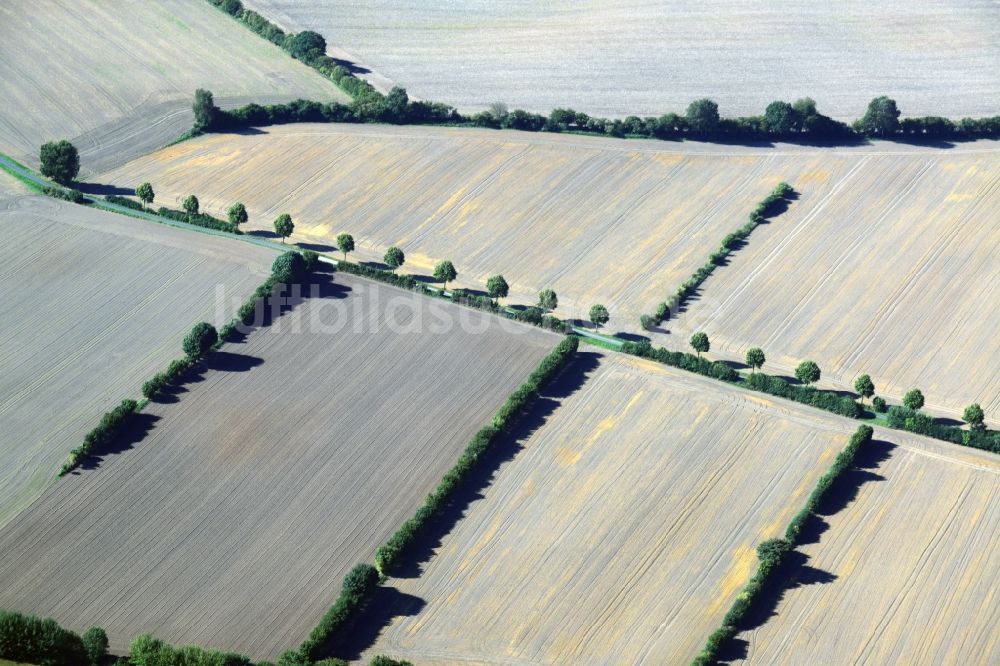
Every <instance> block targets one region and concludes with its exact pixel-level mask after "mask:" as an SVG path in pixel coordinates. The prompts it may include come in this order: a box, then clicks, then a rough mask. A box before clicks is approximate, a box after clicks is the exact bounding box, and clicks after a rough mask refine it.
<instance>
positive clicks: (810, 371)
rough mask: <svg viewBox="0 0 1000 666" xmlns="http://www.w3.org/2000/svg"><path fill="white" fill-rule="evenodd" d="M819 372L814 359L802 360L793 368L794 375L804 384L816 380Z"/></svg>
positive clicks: (812, 382)
mask: <svg viewBox="0 0 1000 666" xmlns="http://www.w3.org/2000/svg"><path fill="white" fill-rule="evenodd" d="M821 374H822V373H821V372H820V369H819V366H818V365H816V363H815V361H802V362H801V363H799V364H798V366H796V368H795V377H796V378H797V379H798V380H799V381H800V382H802V383H803V384H806V385H808V384H814V383H815V382H818V381H819V378H820V376H821Z"/></svg>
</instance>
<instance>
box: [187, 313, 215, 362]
mask: <svg viewBox="0 0 1000 666" xmlns="http://www.w3.org/2000/svg"><path fill="white" fill-rule="evenodd" d="M218 341H219V333H218V331H216V330H215V327H214V326H212V325H211V324H209V323H208V322H207V321H202V322H198V323H197V324H195V325H194V327H193V328H192V329H191V332H190V333H188V334H187V336H185V338H184V344H183V345H182V348H183V349H184V353H185V354H187V355H188V358H192V359H194V358H201V357H202V356H204V355H205V354H206V353H207V352H208V350H209V349H211V348H212V345H214V344H215V343H216V342H218Z"/></svg>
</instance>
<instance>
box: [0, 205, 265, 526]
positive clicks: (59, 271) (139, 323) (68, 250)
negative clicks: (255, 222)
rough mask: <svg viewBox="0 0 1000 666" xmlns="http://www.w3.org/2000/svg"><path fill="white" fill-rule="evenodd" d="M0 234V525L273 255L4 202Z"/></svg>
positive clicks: (77, 211) (93, 215)
mask: <svg viewBox="0 0 1000 666" xmlns="http://www.w3.org/2000/svg"><path fill="white" fill-rule="evenodd" d="M0 224H2V225H3V228H4V230H5V242H4V243H3V245H2V247H0V282H2V283H3V284H4V285H5V286H4V299H3V305H4V314H3V317H2V318H0V339H2V340H4V341H5V342H4V345H3V349H2V351H0V420H2V421H3V423H4V427H3V428H2V431H0V443H2V445H0V525H3V523H5V522H6V521H7V520H9V519H10V518H11V517H12V516H13V515H14V514H15V513H16V512H17V511H18V510H19V509H21V508H23V507H24V506H26V505H27V504H28V503H29V502H30V501H32V500H33V499H34V498H36V497H37V496H38V495H39V494H40V493H41V492H42V489H43V488H44V487H46V486H47V485H49V484H51V483H52V482H53V481H54V480H55V473H56V470H57V469H58V467H59V464H60V463H61V462H62V460H63V459H64V458H65V457H66V454H67V453H68V452H69V450H70V449H72V448H73V447H75V446H77V445H78V444H80V442H81V441H82V439H83V436H84V434H85V433H86V432H87V431H88V430H89V429H90V428H92V427H93V426H94V425H95V424H96V422H97V419H98V418H99V417H100V415H101V414H102V413H103V412H105V411H107V410H108V409H110V408H111V407H113V406H114V405H116V404H117V403H118V401H119V400H121V399H122V398H126V397H133V398H135V397H139V389H140V387H141V384H142V382H143V381H145V380H146V379H148V378H149V377H150V376H152V374H153V373H154V372H157V371H159V370H162V369H163V368H164V367H165V366H166V364H167V362H169V360H170V359H172V358H176V357H178V356H180V355H181V339H182V338H183V336H184V334H185V333H186V332H187V329H188V328H190V326H191V325H192V324H194V323H195V322H197V321H200V320H212V321H215V317H216V316H217V315H218V314H219V312H218V310H217V307H216V301H215V295H216V289H217V288H222V289H223V290H224V291H225V293H227V294H229V295H230V297H237V296H241V297H243V298H245V297H246V296H247V295H249V294H250V293H251V292H252V291H253V289H254V287H255V286H256V285H257V284H259V283H260V282H261V281H263V278H264V276H266V275H267V271H268V266H269V264H270V262H271V260H272V259H273V257H274V253H273V252H271V251H268V250H265V249H262V248H257V247H254V246H250V245H247V244H242V243H232V242H229V241H226V240H224V239H219V238H212V237H208V236H201V235H198V236H192V235H191V234H189V233H185V232H183V231H178V230H175V229H170V228H168V227H163V226H160V225H155V224H148V223H143V222H137V221H135V220H131V219H129V218H125V217H121V216H118V215H113V214H109V213H104V212H100V211H96V210H92V209H87V208H84V207H82V206H75V205H72V204H68V203H64V202H58V201H55V200H53V199H48V198H44V197H35V196H25V197H17V198H12V199H7V200H3V201H0ZM192 241H197V242H192ZM226 310H227V308H226V307H223V312H222V313H221V314H222V317H223V318H224V317H227V316H232V314H233V312H234V311H235V307H233V306H229V307H228V311H226ZM216 323H217V324H221V323H222V322H221V321H216Z"/></svg>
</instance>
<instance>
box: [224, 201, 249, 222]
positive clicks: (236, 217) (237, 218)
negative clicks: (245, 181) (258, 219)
mask: <svg viewBox="0 0 1000 666" xmlns="http://www.w3.org/2000/svg"><path fill="white" fill-rule="evenodd" d="M227 212H228V214H229V224H231V225H233V226H234V227H239V226H240V225H241V224H246V223H247V220H249V219H250V216H249V215H247V207H246V206H244V205H243V203H242V202H240V201H237V202H236V203H234V204H233V205H232V206H230V207H229V210H228V211H227Z"/></svg>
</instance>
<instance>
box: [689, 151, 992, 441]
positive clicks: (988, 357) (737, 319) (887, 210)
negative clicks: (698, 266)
mask: <svg viewBox="0 0 1000 666" xmlns="http://www.w3.org/2000/svg"><path fill="white" fill-rule="evenodd" d="M806 198H807V197H806V195H803V197H802V200H801V201H800V202H796V203H794V204H793V209H792V210H791V211H790V212H789V214H788V215H787V217H782V218H781V221H780V222H778V223H775V224H770V225H765V226H764V227H761V228H760V229H758V230H756V231H754V235H753V237H752V240H751V242H750V244H749V245H748V246H747V247H746V248H744V249H742V250H740V251H739V252H737V253H735V255H734V256H733V258H732V259H731V260H730V265H729V266H727V267H726V268H724V269H722V270H719V271H716V272H715V273H714V274H713V275H712V276H711V277H710V278H709V279H708V280H707V281H706V282H705V283H704V284H703V285H702V288H701V291H702V297H701V298H700V299H695V300H694V301H693V302H691V304H690V305H689V306H688V309H687V312H685V313H684V314H683V315H682V316H681V318H680V319H679V320H674V321H671V323H670V328H671V331H672V333H673V335H672V336H671V337H675V338H676V341H675V342H674V344H675V345H680V344H685V343H686V340H687V337H688V336H689V335H690V332H691V331H693V330H704V331H707V332H708V334H709V336H710V338H711V340H712V349H713V352H716V351H717V352H719V353H720V354H721V355H723V356H728V357H733V358H742V356H743V354H745V352H746V349H747V348H749V347H753V346H759V347H761V348H763V349H764V351H765V353H766V354H767V358H768V364H767V365H765V368H764V369H765V371H767V372H772V373H773V372H775V371H776V369H777V370H779V371H782V372H786V373H789V374H790V373H791V370H792V369H793V368H794V367H795V365H796V364H797V363H798V362H799V361H801V360H803V359H806V358H810V359H813V360H815V361H816V362H817V363H819V365H820V367H821V368H822V369H823V373H824V377H825V378H826V380H827V382H828V385H831V386H834V387H836V388H847V389H850V388H851V387H852V386H853V383H854V379H855V378H856V377H857V376H858V375H859V374H862V373H868V374H870V375H871V376H872V378H873V379H874V381H875V385H876V387H877V389H878V393H879V394H882V395H889V396H892V397H896V398H900V397H902V395H903V394H904V393H905V392H906V391H907V390H909V389H910V388H913V387H919V388H920V389H922V390H923V392H924V394H925V395H926V396H927V405H928V407H929V408H930V409H932V410H937V411H940V412H945V413H949V414H950V415H960V414H961V411H962V408H963V407H964V406H965V405H968V404H969V403H972V402H979V403H981V404H982V406H983V409H984V410H986V414H987V417H988V418H989V419H990V420H991V422H992V423H995V424H1000V382H998V381H997V378H998V377H1000V336H998V335H997V331H998V330H1000V309H998V308H996V307H995V306H991V305H989V304H994V305H995V304H996V303H997V302H998V300H1000V260H998V256H1000V255H998V253H1000V225H998V224H997V214H996V211H997V209H998V208H1000V152H991V153H985V154H980V155H966V156H960V155H952V154H951V153H945V154H942V155H940V156H939V157H937V158H933V157H930V156H927V155H920V156H885V157H870V158H863V159H862V160H861V161H860V162H858V164H857V168H856V169H855V170H852V172H851V173H850V174H849V176H848V177H846V178H845V179H844V181H843V185H842V186H841V187H839V188H838V190H837V191H836V192H835V193H834V195H833V196H830V197H822V198H819V199H817V200H810V201H809V202H808V203H807V201H806ZM810 199H812V198H810ZM800 204H801V208H799V206H800Z"/></svg>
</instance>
